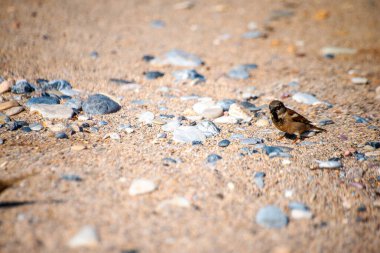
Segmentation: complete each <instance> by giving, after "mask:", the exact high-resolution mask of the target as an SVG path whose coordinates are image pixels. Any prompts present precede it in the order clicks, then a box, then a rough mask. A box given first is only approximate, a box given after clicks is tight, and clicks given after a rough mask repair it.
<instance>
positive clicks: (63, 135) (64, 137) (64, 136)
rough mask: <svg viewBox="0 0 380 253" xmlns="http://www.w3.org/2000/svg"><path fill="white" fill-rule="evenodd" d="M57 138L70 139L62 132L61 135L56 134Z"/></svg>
mask: <svg viewBox="0 0 380 253" xmlns="http://www.w3.org/2000/svg"><path fill="white" fill-rule="evenodd" d="M55 138H57V139H68V138H69V136H67V134H66V133H63V132H60V133H56V134H55Z"/></svg>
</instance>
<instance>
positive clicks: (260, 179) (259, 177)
mask: <svg viewBox="0 0 380 253" xmlns="http://www.w3.org/2000/svg"><path fill="white" fill-rule="evenodd" d="M265 176H266V175H265V172H262V171H259V172H256V173H255V175H254V176H253V181H254V182H255V184H256V186H257V187H258V188H259V189H263V188H264V185H265V184H264V177H265Z"/></svg>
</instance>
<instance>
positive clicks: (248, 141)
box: [240, 138, 264, 145]
mask: <svg viewBox="0 0 380 253" xmlns="http://www.w3.org/2000/svg"><path fill="white" fill-rule="evenodd" d="M240 143H241V144H243V145H255V144H260V143H264V140H263V139H261V138H244V139H240Z"/></svg>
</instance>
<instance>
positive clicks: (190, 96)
mask: <svg viewBox="0 0 380 253" xmlns="http://www.w3.org/2000/svg"><path fill="white" fill-rule="evenodd" d="M196 99H199V96H198V95H189V96H182V97H181V100H182V101H188V100H196Z"/></svg>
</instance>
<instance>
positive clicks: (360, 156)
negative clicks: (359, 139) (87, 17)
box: [353, 151, 367, 162]
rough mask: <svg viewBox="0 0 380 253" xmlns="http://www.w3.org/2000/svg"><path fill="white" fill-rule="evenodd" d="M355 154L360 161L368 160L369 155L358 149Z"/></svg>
mask: <svg viewBox="0 0 380 253" xmlns="http://www.w3.org/2000/svg"><path fill="white" fill-rule="evenodd" d="M353 155H354V156H355V158H356V160H358V161H360V162H361V161H365V160H367V157H366V156H365V155H364V154H363V153H360V152H358V151H355V152H354V154H353Z"/></svg>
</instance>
